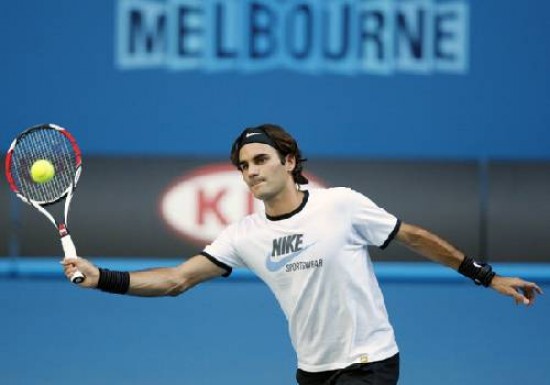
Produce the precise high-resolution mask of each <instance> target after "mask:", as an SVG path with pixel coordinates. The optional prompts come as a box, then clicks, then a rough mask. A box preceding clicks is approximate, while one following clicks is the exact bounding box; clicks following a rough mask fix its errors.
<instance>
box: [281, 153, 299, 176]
mask: <svg viewBox="0 0 550 385" xmlns="http://www.w3.org/2000/svg"><path fill="white" fill-rule="evenodd" d="M284 165H285V166H286V170H287V171H288V172H292V171H294V168H295V167H296V157H295V156H294V155H291V154H287V155H286V156H285V159H284Z"/></svg>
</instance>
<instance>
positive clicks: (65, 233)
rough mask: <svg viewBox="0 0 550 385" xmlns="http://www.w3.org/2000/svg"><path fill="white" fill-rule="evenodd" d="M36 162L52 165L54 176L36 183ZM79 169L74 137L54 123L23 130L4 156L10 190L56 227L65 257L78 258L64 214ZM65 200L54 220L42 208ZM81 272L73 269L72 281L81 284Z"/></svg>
mask: <svg viewBox="0 0 550 385" xmlns="http://www.w3.org/2000/svg"><path fill="white" fill-rule="evenodd" d="M37 161H42V162H44V161H46V162H48V164H49V165H50V167H51V166H53V170H52V173H53V177H52V178H51V179H49V180H47V181H43V182H36V181H35V180H34V179H33V177H32V175H31V167H32V166H33V165H34V164H35V162H37ZM81 170H82V156H81V152H80V149H79V148H78V145H77V143H76V140H75V139H74V137H73V136H72V135H71V134H70V133H69V132H68V131H67V130H65V129H64V128H62V127H59V126H57V125H55V124H41V125H38V126H34V127H30V128H28V129H26V130H25V131H23V132H22V133H21V134H19V135H18V136H17V138H15V140H14V141H13V142H12V144H11V146H10V148H9V150H8V153H7V155H6V177H7V179H8V183H9V184H10V188H11V189H12V191H13V192H14V193H15V194H16V195H17V196H18V197H19V198H20V199H21V200H23V202H25V203H27V204H29V205H31V206H33V207H34V208H36V209H37V210H38V211H40V212H41V213H42V214H44V216H45V217H46V218H48V219H49V220H50V222H51V223H52V224H53V225H54V226H55V227H56V229H57V231H58V232H59V237H60V239H61V245H62V247H63V251H64V253H65V258H67V259H71V258H75V259H76V258H77V254H76V248H75V245H74V243H73V240H72V239H71V236H70V234H69V230H68V229H67V217H68V214H69V206H70V204H71V200H72V198H73V193H74V190H75V188H76V184H77V182H78V179H79V177H80V172H81ZM63 200H64V201H65V215H64V218H63V219H59V220H56V219H55V218H54V216H53V215H52V214H51V213H50V212H49V211H47V210H46V209H45V207H47V206H49V205H53V204H56V203H61V202H62V201H63ZM84 278H85V277H84V275H83V274H82V273H81V272H80V271H76V272H75V273H74V274H73V275H72V276H71V282H73V283H81V282H82V281H84Z"/></svg>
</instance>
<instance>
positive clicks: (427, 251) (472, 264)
mask: <svg viewBox="0 0 550 385" xmlns="http://www.w3.org/2000/svg"><path fill="white" fill-rule="evenodd" d="M396 239H397V240H399V241H400V242H402V243H403V244H404V245H405V246H407V247H408V248H409V249H411V250H413V251H414V252H416V253H418V254H420V255H423V256H425V257H426V258H429V259H431V260H432V261H434V262H438V263H440V264H443V265H446V266H449V267H450V268H452V269H454V270H457V271H458V272H459V273H461V274H462V275H465V276H466V277H469V278H471V279H473V280H474V282H476V283H477V284H480V285H483V286H486V287H492V288H493V289H495V290H496V291H497V292H499V293H501V294H503V295H508V296H511V297H513V298H514V300H515V301H516V304H520V303H523V304H524V305H532V304H533V302H534V301H535V297H536V295H537V294H542V290H541V288H540V287H538V286H537V285H536V284H535V283H533V282H527V281H524V280H523V279H521V278H512V277H503V276H499V275H497V274H495V272H493V271H492V268H491V266H490V265H488V264H480V263H478V262H476V261H475V260H474V259H472V258H471V257H469V256H466V255H465V254H464V253H463V252H461V251H460V250H458V249H457V248H455V247H454V246H453V245H451V244H450V243H449V242H447V241H445V240H444V239H442V238H440V237H439V236H437V235H435V234H433V233H431V232H429V231H427V230H425V229H423V228H421V227H418V226H415V225H411V224H408V223H401V226H400V227H399V231H398V232H397V234H396Z"/></svg>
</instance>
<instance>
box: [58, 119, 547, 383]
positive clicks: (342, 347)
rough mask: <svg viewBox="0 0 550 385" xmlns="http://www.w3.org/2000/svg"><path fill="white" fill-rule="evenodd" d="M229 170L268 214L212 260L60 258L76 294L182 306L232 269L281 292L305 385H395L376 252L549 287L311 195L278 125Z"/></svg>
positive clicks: (505, 288) (340, 201)
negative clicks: (170, 263) (139, 262)
mask: <svg viewBox="0 0 550 385" xmlns="http://www.w3.org/2000/svg"><path fill="white" fill-rule="evenodd" d="M231 161H232V163H233V164H234V165H235V166H236V167H237V168H238V169H239V170H240V171H241V172H242V177H243V180H244V182H245V183H246V184H247V186H248V187H249V188H250V190H251V191H252V193H253V194H254V196H255V197H256V198H258V199H261V200H262V201H263V203H264V205H265V212H264V213H261V214H259V213H256V214H252V215H249V216H247V217H245V218H243V219H242V220H240V221H238V222H236V223H234V224H232V225H230V226H228V227H227V228H226V229H225V230H224V231H223V232H222V233H221V234H220V235H219V236H218V237H217V239H216V240H214V242H212V243H211V244H210V245H208V246H206V248H205V249H204V251H203V252H202V253H201V254H199V255H196V256H194V257H192V258H190V259H188V260H187V261H185V262H184V263H182V264H181V265H179V266H177V267H171V268H158V269H152V270H148V271H139V272H131V273H130V272H124V271H110V270H107V269H101V268H98V267H96V266H94V265H93V264H92V263H90V262H89V261H87V260H85V259H82V258H79V259H77V260H76V261H75V260H64V261H63V264H64V271H65V274H66V275H67V277H70V276H71V274H73V272H74V271H75V269H77V268H78V269H79V270H80V271H81V272H82V273H84V274H85V276H86V279H85V280H84V282H83V283H82V284H80V286H82V287H88V288H98V289H100V290H103V291H106V292H109V293H118V294H129V295H135V296H168V295H170V296H175V295H179V294H181V293H184V292H185V291H187V290H189V289H190V288H192V287H193V286H195V285H197V284H199V283H201V282H203V281H206V280H209V279H212V278H215V277H219V276H224V277H227V276H229V275H230V274H231V271H232V269H233V268H237V267H239V268H240V267H246V268H248V269H250V270H252V271H253V272H254V273H255V274H256V275H258V277H260V278H261V279H262V280H263V281H264V282H265V283H266V284H267V285H268V286H269V287H270V289H271V290H272V291H273V293H274V295H275V297H276V298H277V300H278V301H279V304H280V305H281V308H282V309H283V311H284V313H285V315H286V318H287V320H288V325H289V332H290V337H291V340H292V344H293V346H294V348H295V350H296V353H297V358H298V370H297V381H298V383H299V384H300V385H329V384H330V385H354V384H357V385H358V384H377V385H394V384H396V383H397V381H398V377H399V351H398V347H397V344H396V341H395V337H394V331H393V328H392V325H391V324H390V322H389V320H388V315H387V312H386V309H385V305H384V300H383V296H382V292H381V291H380V287H379V285H378V282H377V280H376V277H375V275H374V270H373V266H372V261H371V259H370V257H369V253H368V250H367V247H368V246H376V247H380V248H382V249H383V248H385V247H386V246H388V244H389V243H390V242H391V241H392V240H394V239H397V240H398V241H400V242H402V243H404V244H405V245H406V246H408V247H409V248H411V249H412V250H414V251H416V252H418V253H419V254H421V255H424V256H425V257H427V258H429V259H431V260H433V261H435V262H438V263H441V264H443V265H446V266H448V267H450V268H452V269H455V270H457V271H458V272H459V273H461V274H463V275H465V276H466V277H469V278H471V279H473V280H474V282H475V283H476V284H479V285H482V286H485V287H491V288H493V289H494V290H496V291H497V292H499V293H501V294H504V295H508V296H511V297H513V299H514V300H515V302H516V303H519V304H525V305H531V304H532V303H533V301H534V300H535V297H536V295H537V294H542V291H541V289H540V288H539V287H538V286H537V285H536V284H534V283H532V282H526V281H524V280H522V279H519V278H509V277H502V276H499V275H496V274H495V272H493V270H492V268H491V266H490V265H488V264H482V263H477V262H476V261H475V260H474V259H473V258H472V257H470V256H466V255H464V254H463V253H462V252H461V251H459V250H457V249H456V248H455V247H453V246H452V245H450V244H449V243H448V242H446V241H444V240H443V239H441V238H440V237H438V236H436V235H434V234H432V233H430V232H428V231H426V230H424V229H422V228H420V227H417V226H414V225H411V224H407V223H404V222H401V221H400V220H399V219H398V218H396V217H395V216H393V215H392V214H390V213H388V212H386V211H385V210H384V209H382V208H380V207H378V206H376V205H375V204H374V203H373V202H372V201H371V200H370V199H369V198H367V197H365V196H364V195H362V194H361V193H359V192H356V191H353V190H351V189H349V188H341V187H338V188H328V189H310V190H306V189H303V187H302V186H303V185H305V184H307V183H308V180H307V179H306V177H304V175H303V174H302V169H303V162H304V161H305V159H303V158H302V154H301V151H300V149H299V148H298V145H297V143H296V141H295V140H294V138H293V137H292V136H291V135H289V134H288V133H287V132H286V131H285V130H283V129H282V128H281V127H278V126H276V125H271V124H265V125H261V126H258V127H254V128H248V129H245V130H244V131H243V132H242V133H241V135H240V136H239V137H238V138H237V139H236V140H235V142H234V144H233V147H232V150H231Z"/></svg>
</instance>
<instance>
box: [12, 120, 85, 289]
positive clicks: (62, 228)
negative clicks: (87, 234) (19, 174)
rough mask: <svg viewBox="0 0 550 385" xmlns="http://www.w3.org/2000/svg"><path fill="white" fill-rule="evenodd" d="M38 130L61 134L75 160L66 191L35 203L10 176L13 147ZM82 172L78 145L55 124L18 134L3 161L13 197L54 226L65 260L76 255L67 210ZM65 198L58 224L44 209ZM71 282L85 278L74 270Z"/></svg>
mask: <svg viewBox="0 0 550 385" xmlns="http://www.w3.org/2000/svg"><path fill="white" fill-rule="evenodd" d="M39 129H54V130H56V131H58V132H60V133H61V134H63V135H64V136H65V137H66V138H67V139H68V140H69V142H70V143H71V146H72V148H73V151H74V154H75V159H76V171H75V175H74V178H73V181H72V182H71V183H70V185H69V186H68V187H67V189H66V190H65V191H64V192H63V193H62V194H61V195H60V196H59V197H57V198H55V199H52V200H50V201H37V200H33V199H30V198H29V197H26V196H25V195H24V194H23V193H22V192H21V191H20V190H19V189H18V187H17V185H16V183H15V180H14V178H13V176H12V174H11V165H12V155H13V152H14V150H15V147H16V146H17V143H18V142H19V141H20V140H21V139H22V138H23V137H24V136H25V135H28V134H29V133H30V132H32V131H34V130H39ZM81 171H82V153H81V151H80V148H79V147H78V144H77V143H76V140H75V139H74V137H73V136H72V135H71V133H69V132H68V131H67V130H66V129H64V128H63V127H60V126H58V125H56V124H52V123H47V124H40V125H36V126H33V127H30V128H28V129H26V130H25V131H23V132H22V133H21V134H19V135H18V136H17V137H16V138H15V139H14V140H13V142H12V143H11V145H10V148H9V149H8V152H7V155H6V161H5V172H6V178H7V179H8V183H9V185H10V188H11V190H12V191H13V192H14V193H15V195H16V196H17V197H18V198H19V199H21V200H22V201H23V202H25V203H27V204H29V205H31V206H33V207H34V208H35V209H37V210H38V211H39V212H40V213H42V214H43V215H44V216H45V217H46V218H48V220H49V221H50V222H51V223H52V224H53V225H54V226H55V228H56V229H57V231H58V233H59V237H60V240H61V245H62V247H63V251H64V254H65V258H66V259H76V258H77V253H76V247H75V245H74V242H73V240H72V238H71V236H70V234H69V230H68V228H67V223H68V215H69V209H70V204H71V201H72V199H73V193H74V190H75V189H76V185H77V183H78V180H79V179H80V174H81ZM64 198H65V209H64V222H62V223H60V222H58V221H57V220H56V219H55V218H54V216H53V215H52V214H51V213H50V212H49V211H48V210H46V209H45V207H47V206H50V205H53V204H55V203H58V202H59V201H61V200H62V199H64ZM70 279H71V282H73V283H77V284H78V283H81V282H82V281H84V279H85V276H84V274H82V273H81V272H80V271H78V270H76V271H75V272H74V273H73V274H72V275H71V277H70Z"/></svg>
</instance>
